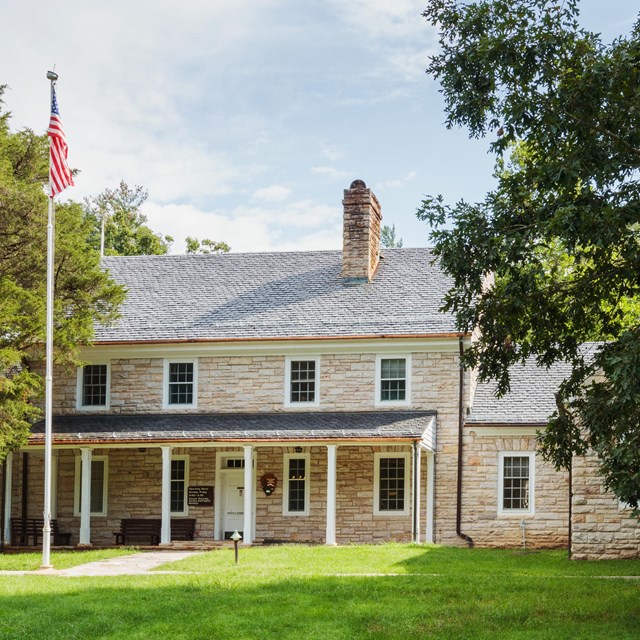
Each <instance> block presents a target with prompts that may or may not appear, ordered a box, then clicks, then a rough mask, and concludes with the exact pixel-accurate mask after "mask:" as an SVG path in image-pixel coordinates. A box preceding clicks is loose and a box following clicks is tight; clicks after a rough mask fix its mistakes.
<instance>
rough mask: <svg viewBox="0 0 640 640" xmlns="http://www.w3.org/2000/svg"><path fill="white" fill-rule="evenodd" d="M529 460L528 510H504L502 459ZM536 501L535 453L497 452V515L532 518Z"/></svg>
mask: <svg viewBox="0 0 640 640" xmlns="http://www.w3.org/2000/svg"><path fill="white" fill-rule="evenodd" d="M511 457H516V458H529V508H528V509H505V508H504V507H503V506H502V505H503V501H502V500H503V491H504V459H505V458H511ZM535 499H536V454H535V451H499V452H498V515H499V516H504V517H509V516H515V517H520V516H532V515H534V514H535Z"/></svg>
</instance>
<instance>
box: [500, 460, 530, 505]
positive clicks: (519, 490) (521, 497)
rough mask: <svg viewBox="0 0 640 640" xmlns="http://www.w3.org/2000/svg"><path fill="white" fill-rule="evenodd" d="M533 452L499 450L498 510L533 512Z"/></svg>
mask: <svg viewBox="0 0 640 640" xmlns="http://www.w3.org/2000/svg"><path fill="white" fill-rule="evenodd" d="M534 463H535V453H533V452H532V451H525V452H522V451H501V452H500V454H499V474H498V475H499V479H498V511H499V513H503V514H505V515H508V514H514V515H518V514H527V513H533V498H534V470H535V464H534Z"/></svg>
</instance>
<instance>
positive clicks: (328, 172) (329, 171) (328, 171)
mask: <svg viewBox="0 0 640 640" xmlns="http://www.w3.org/2000/svg"><path fill="white" fill-rule="evenodd" d="M311 173H315V174H317V175H321V176H328V177H329V178H333V179H335V180H342V179H344V178H346V177H347V176H348V175H349V174H348V173H347V172H346V171H341V170H340V169H336V168H335V167H328V166H324V167H311Z"/></svg>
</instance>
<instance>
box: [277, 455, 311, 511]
mask: <svg viewBox="0 0 640 640" xmlns="http://www.w3.org/2000/svg"><path fill="white" fill-rule="evenodd" d="M300 458H302V459H303V460H304V461H305V463H304V469H305V476H306V477H305V480H304V511H289V460H298V459H300ZM310 475H311V466H310V456H309V454H308V453H285V454H284V467H283V473H282V476H283V480H284V482H283V484H284V491H283V492H282V515H283V516H293V517H296V516H308V515H309V495H310V489H309V487H310V484H311V483H310Z"/></svg>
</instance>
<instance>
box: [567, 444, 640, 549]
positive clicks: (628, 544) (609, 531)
mask: <svg viewBox="0 0 640 640" xmlns="http://www.w3.org/2000/svg"><path fill="white" fill-rule="evenodd" d="M572 510H573V518H572V519H573V527H572V541H571V549H572V552H573V553H572V556H573V558H574V559H576V560H606V559H615V558H640V523H639V522H638V519H637V518H634V517H633V516H632V515H631V509H629V508H625V506H624V505H622V504H620V503H619V501H618V499H617V498H616V497H615V496H614V495H612V494H610V493H608V492H606V491H605V490H604V487H603V486H602V482H601V480H600V477H599V476H598V460H597V458H596V456H595V455H588V456H586V457H582V456H580V457H574V459H573V505H572Z"/></svg>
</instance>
